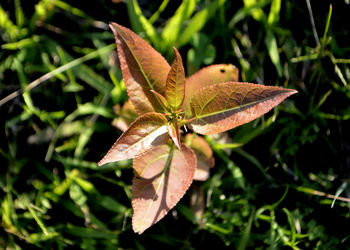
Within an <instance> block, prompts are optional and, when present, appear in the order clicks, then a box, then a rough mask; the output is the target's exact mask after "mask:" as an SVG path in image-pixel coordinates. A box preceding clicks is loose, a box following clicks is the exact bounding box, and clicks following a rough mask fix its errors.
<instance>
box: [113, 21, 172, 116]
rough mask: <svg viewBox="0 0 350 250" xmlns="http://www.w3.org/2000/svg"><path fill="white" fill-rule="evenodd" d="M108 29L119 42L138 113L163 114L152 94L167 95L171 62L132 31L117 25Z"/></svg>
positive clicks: (127, 81) (119, 52)
mask: <svg viewBox="0 0 350 250" xmlns="http://www.w3.org/2000/svg"><path fill="white" fill-rule="evenodd" d="M109 26H110V28H111V29H112V30H113V33H114V37H115V40H116V44H117V49H118V57H119V61H120V67H121V70H122V73H123V78H124V81H125V86H126V90H127V92H128V95H129V97H130V100H131V102H132V103H133V105H134V107H135V109H136V111H137V112H138V113H139V114H144V113H147V112H152V111H161V110H162V109H161V107H160V104H159V102H158V100H157V99H156V98H155V96H154V95H153V94H152V93H151V92H150V90H152V89H153V90H155V91H157V92H158V93H160V94H161V95H164V90H165V83H166V79H167V76H168V72H169V70H170V66H169V64H168V62H167V61H166V60H165V59H164V57H163V56H162V55H161V54H159V53H158V52H157V51H156V50H154V49H153V48H152V47H151V46H150V45H149V44H148V43H147V42H146V41H145V40H143V39H142V38H141V37H139V36H137V35H136V34H135V33H134V32H132V31H131V30H129V29H127V28H125V27H123V26H121V25H119V24H116V23H111V24H110V25H109Z"/></svg>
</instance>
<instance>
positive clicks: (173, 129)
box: [168, 119, 181, 149]
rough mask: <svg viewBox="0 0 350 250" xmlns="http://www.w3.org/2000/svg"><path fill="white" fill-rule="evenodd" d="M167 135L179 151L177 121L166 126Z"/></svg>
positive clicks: (174, 120) (179, 141) (178, 127)
mask: <svg viewBox="0 0 350 250" xmlns="http://www.w3.org/2000/svg"><path fill="white" fill-rule="evenodd" d="M168 133H169V135H170V137H171V139H172V140H173V142H174V143H175V145H176V147H177V148H178V149H181V139H180V136H181V134H180V126H179V123H178V121H177V119H173V120H172V121H171V122H170V123H169V124H168Z"/></svg>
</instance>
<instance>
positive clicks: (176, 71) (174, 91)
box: [165, 48, 185, 110]
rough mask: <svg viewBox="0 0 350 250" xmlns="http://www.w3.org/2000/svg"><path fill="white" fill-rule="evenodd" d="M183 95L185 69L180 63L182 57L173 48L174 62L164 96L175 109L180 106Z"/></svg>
mask: <svg viewBox="0 0 350 250" xmlns="http://www.w3.org/2000/svg"><path fill="white" fill-rule="evenodd" d="M184 96H185V70H184V67H183V65H182V59H181V56H180V54H179V52H178V51H177V49H176V48H174V62H173V64H172V65H171V69H170V71H169V74H168V78H167V81H166V87H165V98H166V99H167V100H168V103H169V104H170V106H171V107H172V108H173V109H174V110H177V109H178V108H179V107H181V105H182V102H183V100H184Z"/></svg>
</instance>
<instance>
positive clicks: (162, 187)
mask: <svg viewBox="0 0 350 250" xmlns="http://www.w3.org/2000/svg"><path fill="white" fill-rule="evenodd" d="M181 148H182V149H181V151H180V150H178V149H177V148H175V147H174V146H169V145H162V146H159V147H156V148H155V149H154V150H151V151H149V152H147V153H146V154H143V155H141V156H140V157H137V158H136V159H135V160H134V165H133V167H134V171H135V177H134V179H133V182H132V196H133V197H132V207H133V210H134V214H133V217H132V227H133V230H134V231H135V232H137V233H139V234H141V233H142V232H143V231H145V230H146V229H147V228H149V227H150V226H152V225H153V224H155V223H157V222H158V221H159V220H160V219H162V218H163V217H164V216H165V215H166V214H167V213H168V212H169V210H170V209H172V208H173V207H174V206H175V205H176V203H177V202H178V201H179V200H180V199H181V198H182V196H183V195H184V194H185V192H186V190H187V189H188V187H189V186H190V185H191V183H192V180H193V176H194V172H195V169H196V157H195V155H194V153H193V151H192V150H191V149H190V148H188V147H187V146H186V145H184V144H183V145H182V147H181Z"/></svg>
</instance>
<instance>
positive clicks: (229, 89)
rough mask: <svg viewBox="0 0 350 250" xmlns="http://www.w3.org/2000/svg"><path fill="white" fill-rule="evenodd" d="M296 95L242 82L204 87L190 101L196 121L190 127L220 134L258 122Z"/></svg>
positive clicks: (289, 91)
mask: <svg viewBox="0 0 350 250" xmlns="http://www.w3.org/2000/svg"><path fill="white" fill-rule="evenodd" d="M296 92H297V91H295V90H293V89H285V88H280V87H273V86H264V85H259V84H252V83H239V82H225V83H219V84H215V85H212V86H209V87H205V88H202V89H200V90H199V91H198V92H197V93H196V94H195V95H194V96H193V98H192V100H191V108H192V114H193V117H194V121H192V122H191V123H190V124H189V125H190V127H191V128H192V129H193V130H194V131H195V132H197V133H200V134H214V133H220V132H223V131H226V130H228V129H232V128H234V127H236V126H239V125H242V124H244V123H247V122H250V121H252V120H254V119H256V118H258V117H259V116H261V115H263V114H265V113H266V112H268V111H269V110H271V109H272V108H273V107H275V106H276V105H278V104H279V103H280V102H282V101H283V100H284V99H285V98H287V97H288V96H290V95H293V94H295V93H296Z"/></svg>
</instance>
